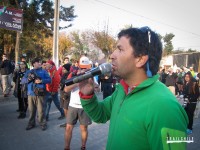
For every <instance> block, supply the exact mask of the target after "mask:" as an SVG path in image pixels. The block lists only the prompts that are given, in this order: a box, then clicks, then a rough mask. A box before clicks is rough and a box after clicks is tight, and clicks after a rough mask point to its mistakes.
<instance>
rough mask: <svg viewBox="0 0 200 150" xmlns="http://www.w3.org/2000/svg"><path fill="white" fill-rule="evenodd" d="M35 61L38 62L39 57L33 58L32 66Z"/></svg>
mask: <svg viewBox="0 0 200 150" xmlns="http://www.w3.org/2000/svg"><path fill="white" fill-rule="evenodd" d="M35 62H40V59H39V58H34V59H33V60H32V61H31V64H32V66H33V64H34V63H35Z"/></svg>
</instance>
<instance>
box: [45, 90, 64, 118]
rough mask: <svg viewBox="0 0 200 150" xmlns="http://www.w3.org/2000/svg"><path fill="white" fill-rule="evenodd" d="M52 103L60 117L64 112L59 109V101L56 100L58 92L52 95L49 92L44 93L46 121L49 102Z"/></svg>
mask: <svg viewBox="0 0 200 150" xmlns="http://www.w3.org/2000/svg"><path fill="white" fill-rule="evenodd" d="M52 101H53V102H54V104H55V105H56V107H57V109H58V110H59V111H60V113H61V115H62V116H64V110H63V109H62V108H61V107H60V101H59V99H58V92H56V93H55V94H54V95H52V94H51V93H50V92H46V94H45V106H46V113H45V114H46V119H48V118H49V111H50V109H51V102H52Z"/></svg>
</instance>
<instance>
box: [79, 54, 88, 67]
mask: <svg viewBox="0 0 200 150" xmlns="http://www.w3.org/2000/svg"><path fill="white" fill-rule="evenodd" d="M79 67H80V68H81V69H90V68H91V63H90V60H89V58H88V57H86V56H82V57H81V58H80V60H79Z"/></svg>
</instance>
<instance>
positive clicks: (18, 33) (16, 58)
mask: <svg viewBox="0 0 200 150" xmlns="http://www.w3.org/2000/svg"><path fill="white" fill-rule="evenodd" d="M19 41H20V32H19V31H17V34H16V43H15V66H16V65H17V63H18V61H19V60H18V58H19Z"/></svg>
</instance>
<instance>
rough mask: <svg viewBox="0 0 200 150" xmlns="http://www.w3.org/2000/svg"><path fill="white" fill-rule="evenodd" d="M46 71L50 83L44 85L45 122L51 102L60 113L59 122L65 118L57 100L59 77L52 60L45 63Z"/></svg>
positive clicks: (47, 118)
mask: <svg viewBox="0 0 200 150" xmlns="http://www.w3.org/2000/svg"><path fill="white" fill-rule="evenodd" d="M46 70H47V71H48V73H49V74H50V77H51V83H48V84H46V93H45V103H46V120H47V121H48V120H49V111H50V108H51V103H52V101H53V102H54V104H55V105H56V107H57V109H58V110H59V111H60V117H58V119H59V120H61V119H64V118H65V114H64V110H63V109H62V108H61V107H60V101H59V98H58V88H59V84H60V75H59V73H58V71H57V69H56V66H55V63H54V62H53V61H52V60H48V61H47V62H46Z"/></svg>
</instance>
